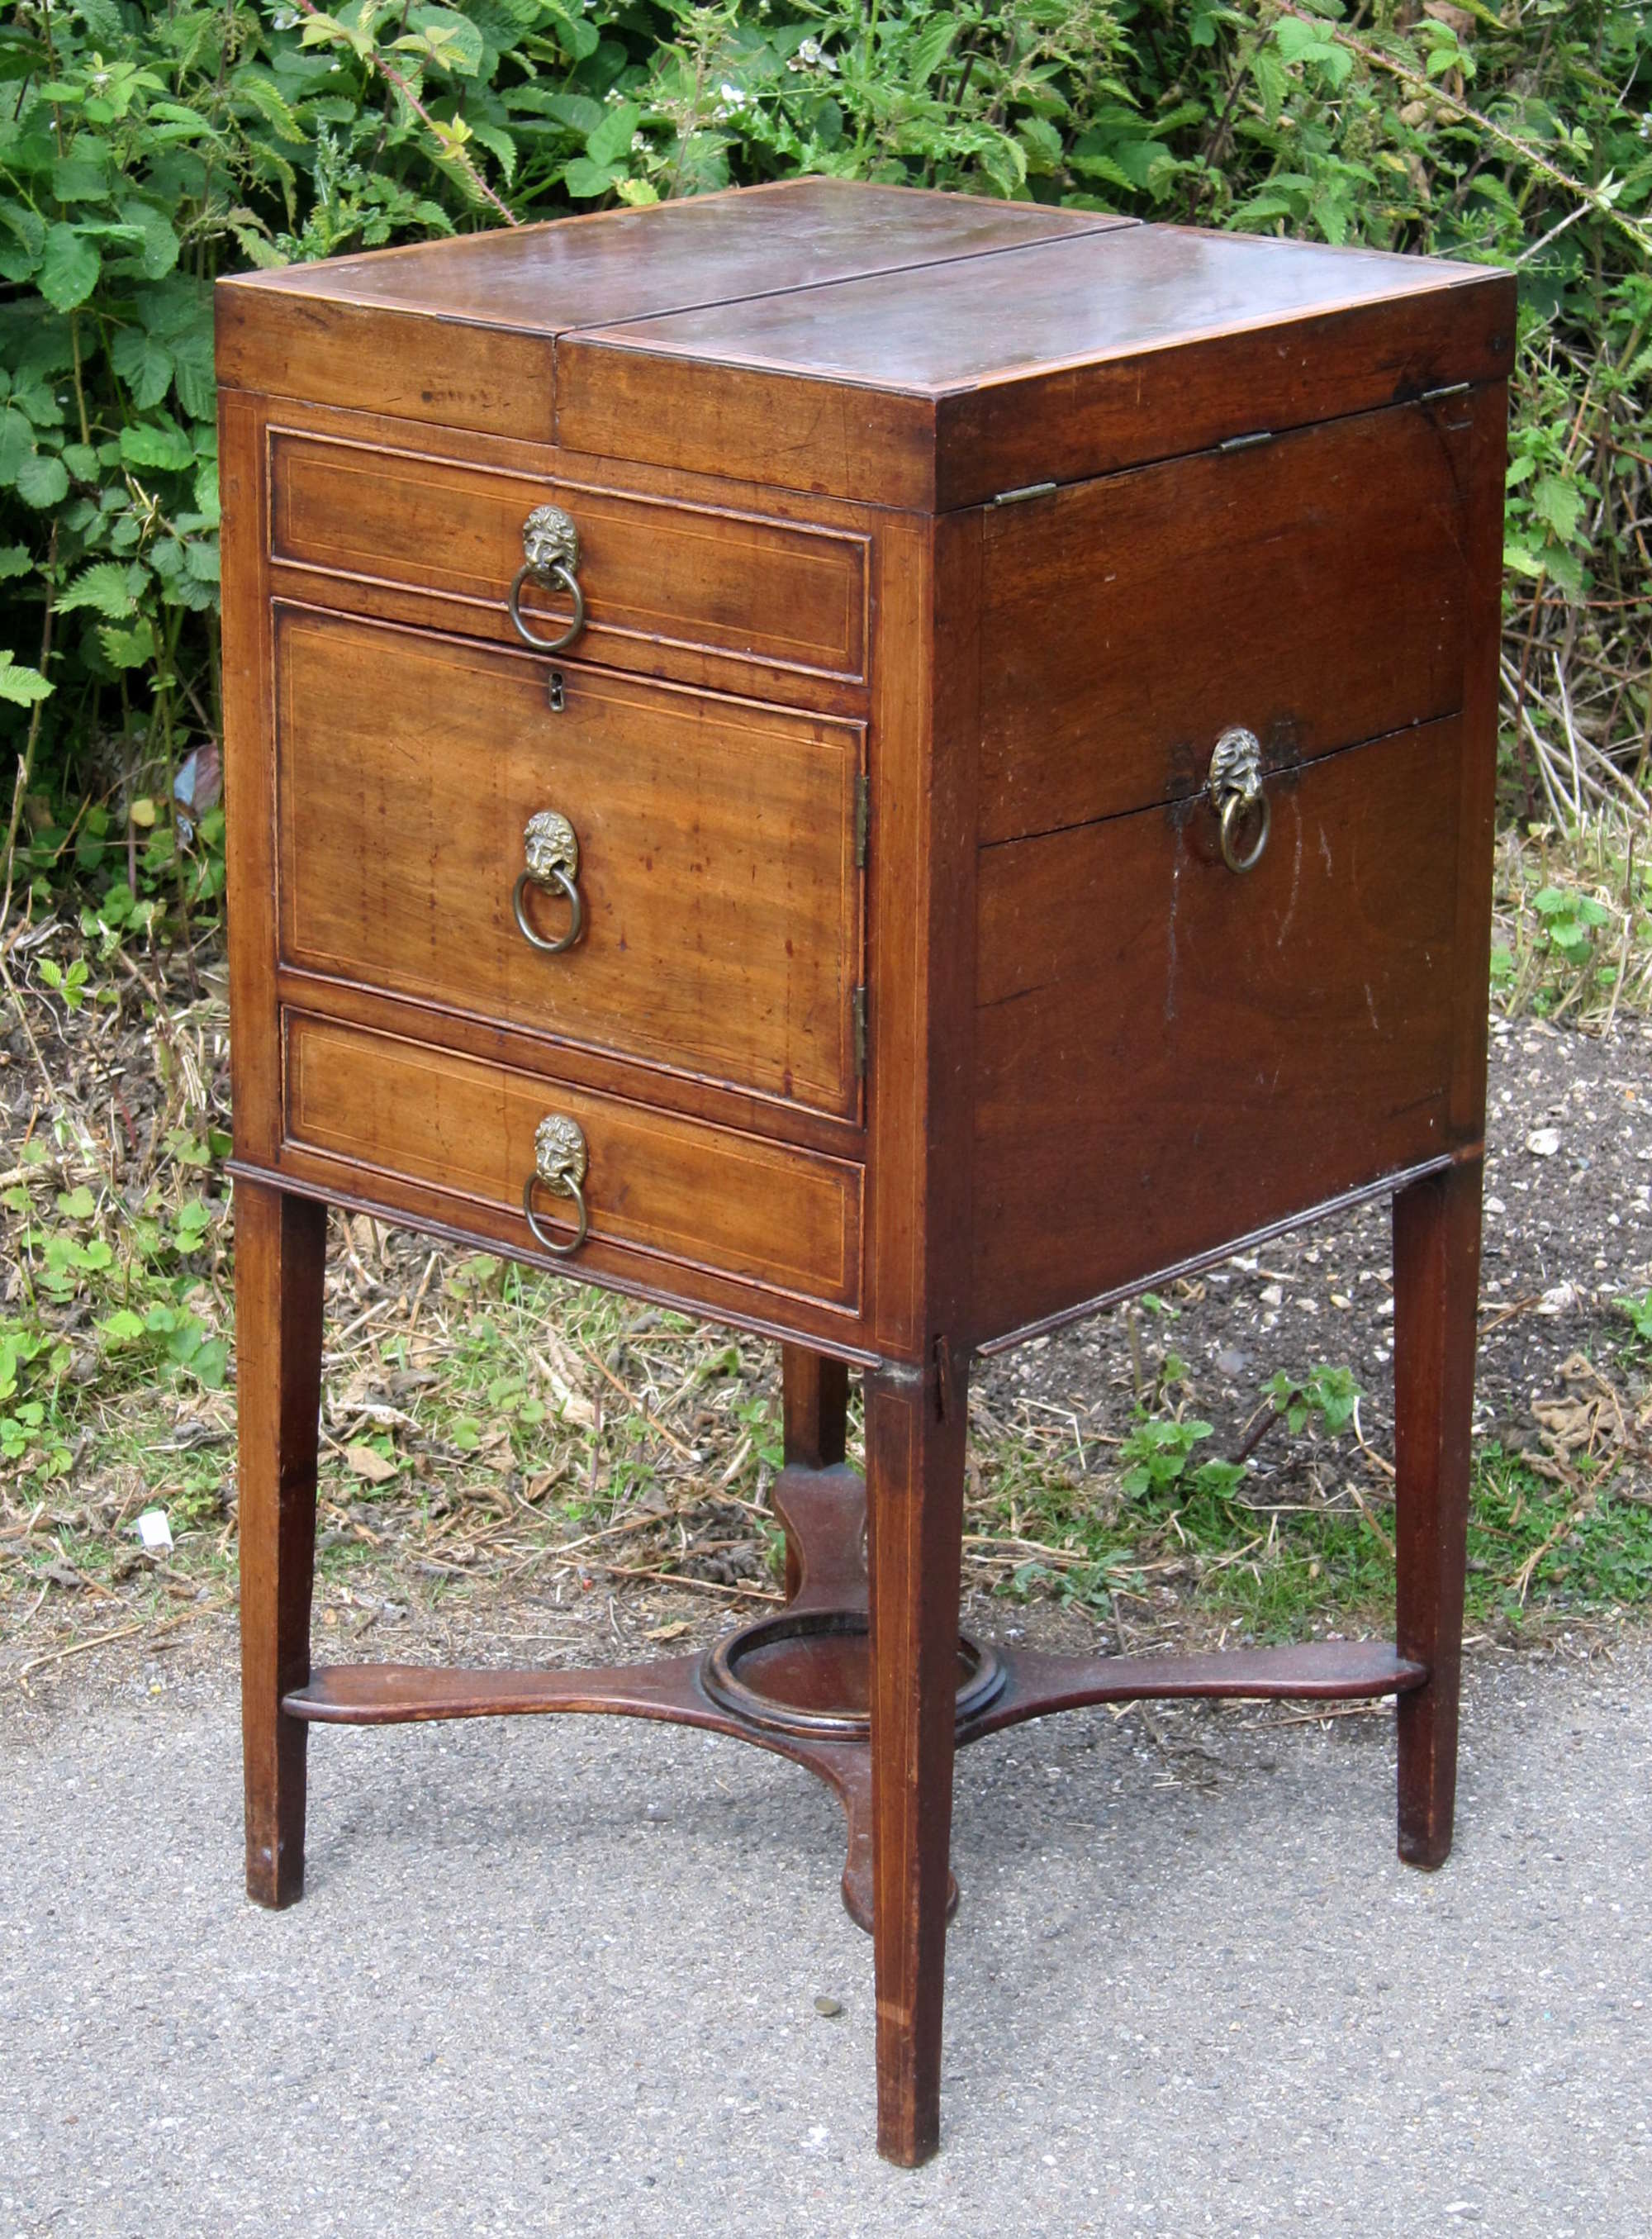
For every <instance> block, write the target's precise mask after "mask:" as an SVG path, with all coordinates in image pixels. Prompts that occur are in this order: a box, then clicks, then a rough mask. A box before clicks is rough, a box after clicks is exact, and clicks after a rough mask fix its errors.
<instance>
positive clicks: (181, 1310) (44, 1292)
mask: <svg viewBox="0 0 1652 2239" xmlns="http://www.w3.org/2000/svg"><path fill="white" fill-rule="evenodd" d="M46 961H49V960H46ZM41 969H42V972H43V973H44V971H45V961H43V963H42V967H41ZM76 975H78V978H77V979H76ZM62 977H63V980H64V981H65V982H66V981H68V980H76V988H77V990H78V991H79V992H80V993H82V994H83V993H84V992H85V988H86V967H85V966H84V965H83V964H82V963H79V962H76V964H74V965H72V966H71V967H70V970H69V972H68V973H65V974H63V975H62ZM67 992H68V990H67V988H66V987H65V993H66V994H67ZM166 1148H167V1150H168V1152H169V1156H170V1163H171V1166H172V1168H173V1171H174V1172H175V1173H176V1172H182V1173H188V1171H189V1168H190V1167H191V1166H195V1167H199V1168H201V1169H202V1170H208V1169H210V1168H211V1167H212V1166H215V1165H216V1162H217V1161H219V1160H220V1159H222V1158H223V1157H224V1156H225V1154H226V1153H228V1150H229V1139H228V1138H227V1137H226V1136H225V1135H223V1134H222V1133H220V1132H218V1131H217V1130H216V1129H214V1130H211V1131H209V1133H206V1134H205V1135H204V1136H197V1135H196V1134H195V1133H193V1131H191V1130H190V1129H188V1128H180V1129H178V1130H176V1132H175V1133H174V1135H173V1137H172V1138H171V1139H169V1142H168V1144H167V1146H166ZM52 1173H53V1166H52V1161H51V1159H50V1155H49V1153H47V1152H46V1151H45V1149H44V1148H43V1146H41V1145H40V1144H39V1143H35V1144H32V1145H31V1146H30V1148H29V1150H28V1151H26V1152H25V1153H24V1154H23V1179H22V1180H21V1181H19V1182H16V1183H13V1184H12V1185H11V1186H10V1187H8V1188H7V1189H6V1190H5V1191H4V1192H3V1193H0V1205H3V1207H4V1209H5V1212H6V1213H7V1214H8V1215H10V1219H9V1220H8V1222H7V1224H6V1236H5V1248H6V1256H7V1259H8V1260H9V1261H12V1262H15V1264H16V1266H17V1269H18V1271H19V1273H20V1275H21V1277H22V1285H21V1296H20V1297H17V1298H15V1299H14V1300H13V1302H12V1304H11V1306H10V1307H9V1308H8V1309H7V1311H6V1312H4V1313H3V1314H0V1458H3V1459H5V1460H6V1461H7V1462H9V1463H10V1464H12V1465H15V1466H16V1467H17V1471H18V1472H19V1474H20V1475H22V1476H23V1477H35V1478H39V1479H41V1480H42V1481H45V1480H49V1479H51V1478H58V1477H62V1476H63V1475H65V1474H66V1473H67V1472H69V1470H70V1466H71V1463H72V1459H73V1456H74V1453H75V1451H76V1447H77V1445H78V1444H79V1443H80V1441H81V1438H82V1437H83V1433H84V1432H85V1431H86V1430H87V1428H88V1425H89V1422H90V1414H91V1412H92V1411H93V1410H94V1409H95V1408H99V1407H102V1406H103V1405H105V1404H107V1403H108V1402H109V1401H110V1400H111V1399H116V1398H117V1397H118V1396H119V1395H120V1394H122V1393H123V1392H139V1391H148V1390H152V1389H154V1388H156V1387H157V1386H159V1387H162V1388H165V1387H168V1386H170V1385H174V1384H176V1383H179V1382H182V1383H183V1384H184V1385H186V1386H188V1385H194V1386H196V1387H197V1388H201V1389H205V1390H208V1391H216V1390H217V1389H218V1388H219V1387H220V1386H221V1385H222V1384H223V1382H224V1379H225V1377H226V1375H227V1373H228V1370H229V1345H228V1343H227V1341H226V1339H225V1338H224V1337H223V1336H222V1334H220V1329H219V1325H220V1321H221V1313H220V1301H219V1299H218V1297H217V1295H216V1292H215V1289H214V1286H213V1277H214V1275H215V1274H216V1272H217V1269H218V1266H219V1264H220V1262H221V1261H222V1258H223V1237H222V1227H223V1225H224V1213H225V1206H224V1204H223V1202H222V1200H221V1199H216V1198H212V1197H208V1196H197V1195H193V1194H185V1195H182V1196H180V1195H178V1194H177V1193H176V1190H175V1191H172V1192H170V1193H169V1192H168V1191H167V1190H166V1188H165V1186H164V1185H163V1183H161V1182H159V1181H157V1182H156V1183H154V1184H152V1185H151V1186H150V1187H149V1190H148V1192H147V1193H146V1194H145V1195H144V1197H143V1199H142V1200H141V1201H140V1202H139V1203H137V1204H136V1205H131V1204H128V1203H127V1202H126V1201H125V1200H124V1199H120V1198H116V1197H114V1196H110V1195H108V1194H100V1193H96V1192H94V1190H93V1189H92V1188H91V1187H90V1186H89V1185H88V1184H87V1183H84V1182H81V1183H78V1184H77V1185H76V1186H75V1187H74V1188H73V1189H67V1190H64V1189H60V1190H56V1191H55V1192H54V1191H53V1190H52V1189H51V1187H50V1181H51V1175H52ZM70 1330H75V1331H76V1332H78V1334H76V1336H75V1337H74V1338H73V1339H70V1336H68V1335H67V1334H66V1332H68V1331H70Z"/></svg>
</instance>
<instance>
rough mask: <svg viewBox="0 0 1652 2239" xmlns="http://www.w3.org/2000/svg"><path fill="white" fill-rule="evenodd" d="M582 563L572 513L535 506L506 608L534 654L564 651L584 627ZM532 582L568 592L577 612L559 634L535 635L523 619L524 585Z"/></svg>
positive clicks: (524, 528)
mask: <svg viewBox="0 0 1652 2239" xmlns="http://www.w3.org/2000/svg"><path fill="white" fill-rule="evenodd" d="M579 564H580V532H579V530H578V529H577V528H575V527H574V516H573V515H572V514H569V513H564V512H563V510H562V508H561V506H560V505H536V506H535V507H534V510H533V511H532V513H530V514H529V515H528V516H527V520H526V521H525V522H523V523H522V564H521V567H520V568H518V569H517V570H516V573H515V574H514V575H513V576H512V577H511V579H510V589H509V590H508V592H507V594H506V595H505V611H506V612H507V613H508V615H509V616H510V619H511V628H513V629H514V631H515V633H516V634H517V636H518V637H519V638H521V641H522V643H523V644H524V645H530V646H532V647H533V648H534V652H535V653H561V650H562V648H563V647H564V646H568V645H572V644H573V642H574V639H575V638H576V637H578V635H579V634H580V632H581V630H582V629H583V628H585V594H584V592H583V591H582V590H581V588H580V579H579V577H578V575H576V574H575V573H574V570H575V569H576V568H578V566H579ZM530 580H531V581H534V582H535V583H538V584H540V585H541V586H542V587H543V588H545V589H546V590H547V591H559V590H560V591H566V592H567V595H568V597H569V598H570V599H572V600H573V601H574V613H573V615H572V618H571V619H570V621H569V622H568V625H567V628H566V629H565V630H564V631H563V632H562V634H561V636H560V637H535V636H534V633H533V631H532V630H531V629H529V628H528V627H527V623H526V622H525V621H523V620H522V609H521V604H520V601H521V595H522V586H523V584H524V583H526V582H527V581H530Z"/></svg>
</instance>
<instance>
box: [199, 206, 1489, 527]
mask: <svg viewBox="0 0 1652 2239" xmlns="http://www.w3.org/2000/svg"><path fill="white" fill-rule="evenodd" d="M1512 340H1513V289H1512V282H1510V281H1509V278H1508V276H1506V275H1503V274H1500V273H1495V272H1490V271H1488V270H1485V269H1483V268H1479V267H1475V266H1469V265H1457V264H1450V263H1444V262H1439V261H1437V260H1434V259H1428V258H1421V257H1408V256H1386V255H1383V254H1380V253H1377V252H1375V251H1370V250H1364V249H1329V248H1322V247H1319V246H1317V245H1314V244H1307V243H1293V242H1281V241H1276V240H1271V239H1266V238H1259V237H1257V236H1244V235H1236V234H1216V233H1200V232H1195V231H1191V230H1189V229H1184V228H1178V227H1161V226H1143V225H1138V224H1137V223H1134V222H1133V221H1131V220H1129V219H1124V218H1114V217H1109V216H1105V215H1101V214H1097V213H1092V212H1085V211H1076V210H1062V209H1043V208H1040V207H1038V205H1036V204H1032V203H989V202H985V201H980V200H977V199H974V198H972V197H969V196H957V195H937V194H929V193H923V192H917V191H913V190H911V189H903V188H895V187H880V186H867V185H854V184H850V183H846V182H843V181H837V180H825V179H805V180H798V181H793V182H790V183H786V184H783V185H780V186H773V187H755V188H746V189H736V190H733V191H732V192H730V193H727V194H723V195H715V196H704V197H701V198H700V199H698V200H695V201H690V202H681V203H666V204H662V205H660V207H658V208H657V209H648V210H624V211H614V212H608V213H604V214H602V215H601V216H594V217H583V218H572V219H563V220H561V221H558V222H556V223H552V224H548V225H541V226H534V227H524V228H522V229H519V230H517V231H514V232H500V233H489V234H474V235H468V236H463V237H461V238H459V239H456V240H451V241H443V242H431V243H420V244H418V245H417V246H415V247H413V248H408V249H389V250H380V251H377V252H375V253H371V254H368V255H367V256H350V257H342V258H339V259H337V260H335V261H334V262H330V263H324V264H312V265H302V266H295V267H290V268H289V269H285V270H283V271H281V272H277V273H267V274H257V275H252V276H243V277H240V278H237V279H235V280H232V281H226V282H221V283H220V287H219V346H218V347H219V375H220V378H221V380H222V381H223V382H225V383H226V384H227V385H229V386H231V387H238V388H243V389H261V390H264V391H267V392H269V393H270V394H272V395H285V396H293V397H298V398H301V399H302V400H304V401H307V402H317V403H326V404H336V405H345V406H355V407H358V408H360V409H366V410H373V411H378V412H384V413H388V414H392V415H404V416H406V417H408V418H411V419H415V420H421V421H425V422H436V423H440V424H446V425H450V426H453V427H456V428H460V429H474V430H476V431H478V432H481V433H485V434H491V435H503V436H508V437H517V438H520V439H522V440H526V441H530V442H554V443H558V444H561V446H562V447H563V448H567V449H569V450H573V451H579V452H587V453H593V454H598V455H603V456H607V457H609V458H620V459H635V460H641V461H647V462H652V463H654V464H658V465H662V466H677V467H686V468H698V469H700V470H701V471H704V472H707V473H718V474H725V475H735V476H740V477H743V478H749V479H751V480H753V481H757V482H766V483H770V484H778V485H782V486H785V487H788V488H799V489H812V490H820V491H826V492H828V493H830V494H832V495H838V496H844V497H853V498H863V499H866V500H870V501H871V502H876V503H883V504H890V505H898V506H908V507H917V508H923V509H926V510H927V509H930V508H935V509H946V508H952V507H955V506H960V505H968V504H973V503H977V502H981V501H982V500H984V499H985V498H988V497H991V496H992V495H995V494H996V493H998V492H999V491H1001V490H1004V489H1005V488H1012V487H1016V486H1019V485H1025V484H1026V483H1029V482H1041V481H1052V480H1053V481H1069V480H1072V479H1075V478H1078V477H1080V476H1083V475H1091V474H1096V473H1101V472H1105V471H1106V470H1107V469H1108V468H1112V467H1117V466H1120V465H1125V464H1129V463H1131V462H1137V461H1140V460H1143V459H1147V458H1155V457H1165V456H1170V455H1174V454H1176V453H1178V452H1180V451H1184V450H1191V449H1196V448H1203V447H1204V446H1205V445H1208V444H1210V443H1212V442H1222V441H1224V440H1225V439H1227V438H1230V437H1231V436H1233V435H1244V434H1247V433H1250V432H1253V431H1255V430H1257V429H1262V428H1268V429H1281V428H1285V427H1292V426H1300V425H1302V424H1304V422H1307V421H1310V420H1314V419H1319V418H1324V417H1328V416H1330V415H1335V414H1337V413H1343V412H1351V411H1358V410H1363V409H1369V408H1370V407H1371V406H1373V405H1377V404H1381V403H1385V402H1390V401H1394V400H1397V399H1400V398H1403V397H1405V396H1409V395H1417V394H1420V393H1421V392H1422V391H1423V390H1424V389H1430V388H1435V387H1437V386H1439V385H1440V384H1442V383H1443V382H1452V381H1480V380H1487V379H1490V378H1494V377H1496V376H1497V375H1501V374H1502V373H1503V372H1505V371H1506V370H1507V367H1508V364H1509V356H1510V352H1511V347H1512Z"/></svg>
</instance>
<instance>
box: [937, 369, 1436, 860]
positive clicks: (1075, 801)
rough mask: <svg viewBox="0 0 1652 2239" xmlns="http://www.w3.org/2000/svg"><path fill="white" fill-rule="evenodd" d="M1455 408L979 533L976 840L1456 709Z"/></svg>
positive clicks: (1053, 499) (1216, 462) (1374, 421)
mask: <svg viewBox="0 0 1652 2239" xmlns="http://www.w3.org/2000/svg"><path fill="white" fill-rule="evenodd" d="M1469 402H1470V400H1469V399H1468V398H1466V397H1463V396H1456V395H1453V396H1450V397H1442V398H1441V399H1440V400H1439V401H1438V402H1436V403H1431V404H1416V405H1407V406H1403V407H1400V408H1397V409H1391V410H1388V411H1383V412H1367V413H1360V414H1357V415H1353V416H1351V417H1350V418H1348V419H1345V420H1333V421H1328V422H1324V423H1323V424H1321V425H1320V426H1318V427H1314V428H1306V429H1302V430H1300V431H1299V432H1298V433H1297V434H1295V435H1282V436H1279V437H1277V439H1274V440H1271V441H1270V440H1266V439H1264V440H1262V441H1259V442H1250V441H1246V442H1243V443H1242V444H1239V445H1237V446H1227V447H1224V448H1222V449H1220V450H1216V451H1206V452H1202V453H1199V454H1197V455H1193V456H1191V457H1188V458H1181V459H1171V460H1169V461H1167V462H1164V464H1163V465H1160V466H1154V467H1141V468H1136V469H1135V470H1134V471H1133V472H1131V473H1128V474H1121V475H1108V476H1106V477H1105V479H1103V480H1101V481H1098V482H1079V483H1075V484H1072V485H1071V486H1070V487H1069V488H1065V489H1062V490H1058V491H1056V492H1053V493H1052V494H1051V495H1049V496H1047V497H1041V498H1035V499H1032V500H1029V501H1028V502H1025V503H1023V504H1016V505H1010V506H998V507H988V508H986V510H985V514H984V515H983V517H982V522H983V525H982V539H983V553H982V595H981V635H982V644H983V646H984V647H985V648H986V649H987V652H988V654H989V655H990V658H988V659H987V660H985V661H983V664H982V671H983V687H982V701H983V704H982V726H983V728H982V746H981V837H982V839H983V840H988V841H992V840H1013V839H1020V838H1024V837H1025V836H1028V835H1030V834H1036V833H1043V832H1055V831H1060V830H1063V829H1065V827H1068V826H1070V825H1075V824H1084V823H1088V822H1090V821H1092V820H1094V819H1096V818H1099V817H1103V816H1115V815H1118V814H1123V813H1124V812H1125V811H1126V810H1129V809H1132V808H1144V807H1148V806H1149V805H1150V804H1151V803H1153V802H1156V801H1175V800H1178V799H1181V798H1184V796H1186V795H1187V794H1192V793H1196V792H1198V790H1199V788H1200V787H1202V786H1203V785H1204V779H1205V774H1206V771H1207V770H1208V768H1209V766H1210V761H1211V750H1212V748H1213V747H1215V745H1216V741H1217V738H1218V737H1219V736H1220V735H1221V734H1222V733H1223V732H1224V730H1226V729H1228V728H1230V727H1231V726H1237V725H1242V726H1244V728H1247V729H1249V730H1251V731H1253V732H1254V733H1255V734H1257V738H1258V739H1259V740H1260V741H1261V744H1262V750H1263V761H1264V767H1266V768H1269V769H1280V768H1285V767H1290V766H1291V765H1292V764H1294V763H1297V762H1301V761H1308V760H1310V759H1311V758H1313V757H1315V756H1317V755H1319V754H1330V753H1332V752H1334V751H1335V750H1336V749H1337V747H1349V746H1355V745H1357V744H1359V743H1360V742H1361V741H1363V740H1366V739H1372V738H1377V737H1379V736H1381V735H1382V734H1383V733H1385V732H1389V731H1397V730H1402V729H1403V728H1406V727H1407V726H1409V725H1410V724H1413V723H1423V722H1428V721H1433V720H1434V719H1435V718H1436V717H1439V716H1442V715H1448V714H1454V713H1455V712H1456V709H1457V708H1458V707H1460V706H1461V704H1462V693H1463V597H1464V592H1465V561H1464V552H1463V540H1464V534H1465V528H1464V511H1463V508H1464V502H1465V498H1466V495H1467V489H1468V461H1469V443H1470V413H1469V412H1468V410H1467V409H1464V408H1465V407H1466V406H1467V405H1468V403H1469Z"/></svg>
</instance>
